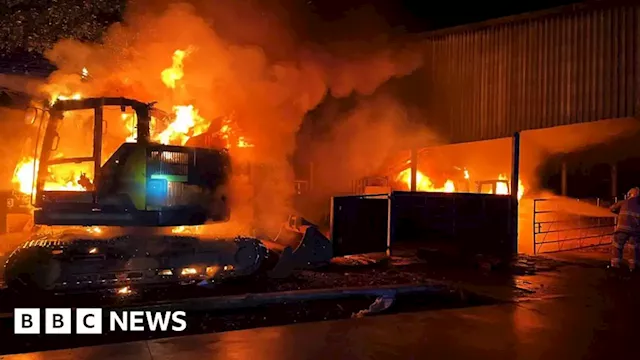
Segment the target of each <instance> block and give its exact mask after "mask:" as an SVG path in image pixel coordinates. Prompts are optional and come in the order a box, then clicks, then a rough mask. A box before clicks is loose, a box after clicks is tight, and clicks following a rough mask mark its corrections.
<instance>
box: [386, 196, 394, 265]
mask: <svg viewBox="0 0 640 360" xmlns="http://www.w3.org/2000/svg"><path fill="white" fill-rule="evenodd" d="M394 228H395V214H394V211H393V192H391V193H390V194H389V196H387V256H391V245H392V243H393V237H394V233H395V229H394Z"/></svg>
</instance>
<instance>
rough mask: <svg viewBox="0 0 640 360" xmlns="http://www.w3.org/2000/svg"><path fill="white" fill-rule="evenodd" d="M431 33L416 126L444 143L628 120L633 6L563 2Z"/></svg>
mask: <svg viewBox="0 0 640 360" xmlns="http://www.w3.org/2000/svg"><path fill="white" fill-rule="evenodd" d="M561 10H562V11H547V12H543V13H540V14H533V15H529V16H518V17H514V18H509V19H506V20H499V21H492V22H488V23H486V24H479V25H472V26H466V27H457V28H454V29H451V30H445V31H438V32H433V33H431V34H430V36H429V40H428V44H427V50H426V60H425V68H424V71H423V75H424V76H425V81H426V88H427V89H428V91H427V92H426V94H425V102H424V106H425V107H426V108H427V110H428V111H427V113H428V114H429V118H428V119H426V123H427V125H429V126H432V127H433V128H435V129H436V130H439V131H440V132H441V133H442V134H443V135H445V136H447V137H448V138H449V139H450V141H451V142H468V141H478V140H488V139H495V138H501V137H509V136H511V135H513V133H514V132H516V131H522V130H529V129H537V128H545V127H553V126H558V125H568V124H575V123H583V122H590V121H597V120H602V119H614V118H624V117H634V116H638V109H639V108H640V106H639V95H640V6H638V5H635V6H613V7H612V6H571V7H566V8H564V9H561Z"/></svg>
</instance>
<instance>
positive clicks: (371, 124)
mask: <svg viewBox="0 0 640 360" xmlns="http://www.w3.org/2000/svg"><path fill="white" fill-rule="evenodd" d="M324 116H336V118H335V119H334V121H333V124H334V125H333V126H332V127H331V129H330V130H329V131H328V134H326V135H325V136H324V137H323V138H322V139H321V140H316V141H315V143H314V144H313V145H314V146H313V153H312V159H313V164H314V170H315V171H314V174H315V176H314V179H313V180H314V182H316V183H317V184H319V186H318V187H320V188H319V189H317V191H318V193H319V194H321V193H324V195H329V194H335V193H341V192H342V193H344V192H350V191H352V188H351V186H352V185H353V181H355V180H357V179H361V178H364V177H366V176H371V175H376V174H379V173H380V172H381V170H383V169H382V168H383V167H384V166H385V165H386V163H387V161H388V160H389V158H390V157H394V155H397V154H398V153H400V152H403V151H405V150H408V149H411V147H412V146H413V145H419V146H426V145H438V144H442V140H441V139H440V138H439V137H438V136H437V135H436V134H435V133H433V132H431V131H429V130H428V129H427V128H425V127H423V126H420V125H416V124H415V122H413V121H412V117H416V116H419V115H417V111H414V109H411V108H408V107H407V106H405V105H404V104H403V103H402V102H400V101H399V100H398V99H397V98H395V97H393V96H391V95H389V94H385V93H383V94H379V95H376V96H373V97H367V98H364V99H362V100H360V101H358V102H357V104H356V105H355V107H354V108H353V109H352V110H351V111H347V112H345V113H341V114H333V113H328V114H325V115H324Z"/></svg>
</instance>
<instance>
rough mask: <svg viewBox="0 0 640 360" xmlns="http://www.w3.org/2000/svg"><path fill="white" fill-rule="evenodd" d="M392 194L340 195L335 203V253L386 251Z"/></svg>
mask: <svg viewBox="0 0 640 360" xmlns="http://www.w3.org/2000/svg"><path fill="white" fill-rule="evenodd" d="M388 202H389V200H388V197H387V196H386V195H383V196H336V197H334V198H333V199H332V205H331V241H332V242H333V254H334V256H345V255H355V254H366V253H378V252H386V251H387V249H388V245H387V219H388V217H387V214H388V207H389V205H388Z"/></svg>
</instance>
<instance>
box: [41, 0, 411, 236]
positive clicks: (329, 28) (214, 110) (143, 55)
mask: <svg viewBox="0 0 640 360" xmlns="http://www.w3.org/2000/svg"><path fill="white" fill-rule="evenodd" d="M363 14H364V15H363ZM375 15H376V14H374V13H371V12H370V11H369V12H368V13H366V12H365V13H358V12H354V13H352V14H351V15H350V18H349V19H346V20H343V21H338V22H336V23H334V24H333V25H327V24H323V25H319V24H322V22H321V21H320V20H319V19H317V18H314V15H313V14H312V13H311V12H310V11H309V9H307V8H306V7H305V6H304V2H300V1H287V2H282V1H237V0H217V1H185V2H176V1H149V0H139V1H131V2H130V3H129V8H128V11H127V13H126V14H125V17H124V19H125V20H124V22H122V23H117V24H115V25H113V26H111V27H110V28H109V29H108V30H107V32H106V34H105V36H104V37H103V39H102V42H101V43H98V44H96V43H81V42H78V41H75V40H64V41H60V42H59V43H57V44H56V45H55V46H54V48H53V49H51V50H50V51H48V52H47V54H46V55H47V57H48V58H49V59H50V60H51V61H52V62H54V63H55V64H56V65H57V66H58V68H59V69H60V70H59V71H58V72H56V73H54V74H53V75H52V77H51V79H50V82H51V83H52V84H56V85H60V84H62V85H64V86H65V87H68V88H69V90H73V91H81V92H82V93H83V94H85V96H88V95H93V96H99V95H102V96H104V95H111V96H114V95H116V96H130V97H134V98H138V99H140V100H143V101H158V102H159V103H158V105H159V107H162V108H165V109H170V108H171V107H172V106H173V105H179V104H185V103H190V104H194V105H195V107H196V108H198V109H200V114H201V115H202V116H204V117H206V118H210V119H213V118H216V117H218V116H224V115H228V114H230V113H234V114H235V115H236V118H237V120H238V124H239V126H240V128H241V129H242V131H243V133H244V134H245V135H246V136H247V137H249V138H250V139H251V140H252V142H253V143H254V144H255V152H254V154H253V159H252V160H253V161H254V162H256V163H261V164H266V165H268V166H270V167H271V168H273V169H274V171H271V172H267V174H266V175H265V176H266V177H268V178H265V179H264V182H265V184H266V185H265V186H264V187H263V188H262V190H261V191H260V193H258V194H256V195H255V198H256V200H257V201H258V202H259V203H261V204H262V205H265V206H263V207H262V208H265V209H269V210H268V211H266V213H265V214H260V215H262V216H263V217H264V220H265V223H269V224H271V223H277V222H279V221H280V219H282V217H283V216H284V215H285V214H286V213H288V212H289V211H291V210H290V198H291V195H292V191H293V187H292V185H291V184H292V180H293V173H292V171H291V167H290V165H289V163H288V160H287V159H288V157H289V156H290V155H291V153H292V152H293V151H294V146H295V144H294V139H295V134H296V132H297V131H298V129H299V127H300V124H301V122H302V119H303V118H304V116H305V114H306V113H307V112H308V111H310V110H312V109H314V108H315V107H316V106H317V105H318V104H319V103H321V102H322V101H323V99H324V98H325V97H326V96H327V94H331V95H332V96H334V97H345V96H350V95H352V94H365V95H368V94H372V93H373V92H374V91H375V90H376V89H377V88H378V87H379V86H380V85H381V84H383V83H385V82H386V81H387V80H389V79H391V78H393V77H400V76H404V75H407V74H409V73H411V72H412V71H413V70H414V69H416V68H418V67H419V66H420V64H421V62H422V54H421V46H420V45H421V44H420V41H417V40H415V39H409V38H407V37H405V36H398V34H396V33H393V32H391V31H390V29H384V28H379V27H383V22H382V21H381V20H380V17H377V16H375ZM354 21H355V23H354ZM347 24H348V25H349V26H346V25H347ZM367 24H369V25H367ZM370 24H375V25H376V27H378V28H377V29H376V30H377V31H372V32H371V33H370V34H372V36H373V37H370V38H367V37H366V36H365V35H366V34H365V33H363V32H359V33H357V34H355V35H354V34H350V33H349V30H350V29H354V28H357V27H358V25H362V27H363V28H364V29H366V28H370V27H371V25H370ZM386 30H389V31H388V33H390V34H391V35H381V34H385V31H386ZM322 34H325V35H326V36H321V35H322ZM328 34H333V35H328ZM176 49H190V55H189V56H188V57H187V58H186V59H185V61H184V70H185V76H184V78H183V79H182V81H181V82H180V85H179V88H178V89H177V91H170V90H168V89H166V87H165V86H164V85H163V84H162V82H161V79H160V73H161V71H162V70H163V69H164V68H166V67H168V66H170V65H171V56H172V54H173V52H174V51H175V50H176ZM82 67H86V68H87V69H88V70H89V72H90V73H91V75H92V77H93V81H92V82H90V83H81V82H80V77H79V76H78V73H79V72H80V71H81V69H82ZM382 101H383V102H382V104H391V107H392V108H393V107H394V105H393V103H392V102H391V101H390V100H382ZM372 106H373V107H374V108H376V109H378V110H379V111H382V112H383V113H387V114H388V115H389V116H390V117H391V118H392V121H395V119H396V118H401V117H402V115H399V114H400V113H401V112H402V110H400V109H397V110H394V111H392V110H391V109H386V106H385V105H376V104H373V105H372ZM395 107H396V108H397V106H395ZM389 111H391V113H389ZM376 116H378V115H376ZM365 117H367V116H365ZM378 117H379V116H378ZM385 121H386V120H385ZM382 123H383V122H382ZM380 126H381V127H379V130H382V131H386V130H389V128H387V127H384V126H382V125H380Z"/></svg>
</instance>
